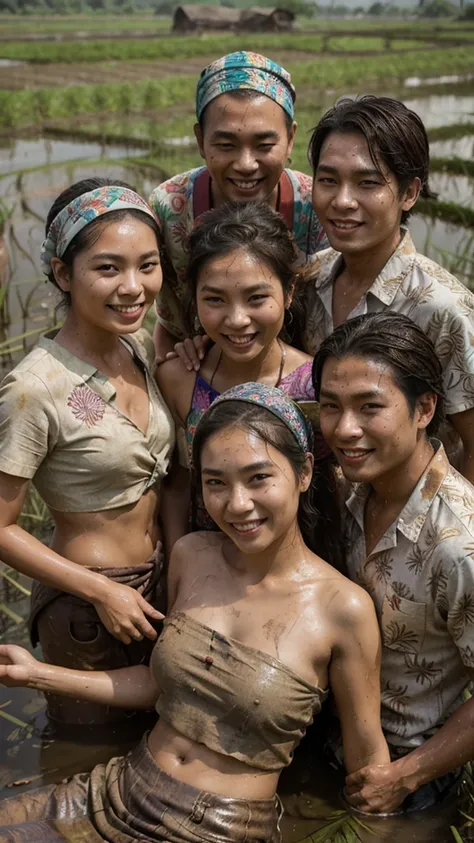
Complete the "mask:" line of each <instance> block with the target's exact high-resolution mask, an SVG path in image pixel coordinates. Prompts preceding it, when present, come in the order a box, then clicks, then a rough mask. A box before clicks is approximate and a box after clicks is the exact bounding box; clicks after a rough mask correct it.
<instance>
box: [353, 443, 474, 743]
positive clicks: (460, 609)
mask: <svg viewBox="0 0 474 843" xmlns="http://www.w3.org/2000/svg"><path fill="white" fill-rule="evenodd" d="M432 444H433V445H434V447H435V448H436V453H435V455H434V456H433V458H432V460H431V461H430V463H429V465H428V466H427V468H426V470H425V472H424V474H423V475H422V477H421V478H420V480H419V482H418V484H417V486H416V488H415V489H414V491H413V493H412V494H411V496H410V498H409V500H408V502H407V503H406V505H405V507H404V508H403V510H402V512H401V513H400V515H399V516H398V518H397V519H396V521H394V523H393V524H392V525H391V527H390V528H389V529H388V530H387V532H386V533H385V535H384V536H383V537H382V538H381V539H380V541H379V543H378V544H377V546H376V547H375V549H374V550H373V551H372V553H370V554H369V556H367V554H366V550H365V537H364V510H365V505H366V502H367V498H368V494H369V487H368V486H366V485H364V484H360V485H355V486H353V487H352V493H351V494H350V496H349V498H348V499H347V501H346V511H345V513H344V525H343V526H344V540H345V545H346V549H347V564H348V571H349V576H350V577H351V579H352V580H354V581H356V582H358V583H360V585H362V586H363V588H365V589H366V590H367V591H368V593H369V594H370V596H371V597H372V599H373V601H374V603H375V607H376V610H377V613H378V617H379V622H380V626H381V631H382V639H383V650H382V679H381V681H382V726H383V729H384V732H385V735H386V738H387V740H388V742H389V744H390V745H391V747H392V749H395V755H396V754H397V751H398V754H400V755H402V754H405V753H406V752H408V751H409V750H411V749H414V748H415V747H417V746H419V745H420V744H421V743H423V741H424V740H426V739H427V738H428V737H429V736H430V735H432V734H433V733H434V732H436V730H437V729H438V728H439V727H440V726H441V725H442V724H443V723H444V722H445V721H446V720H447V719H448V718H449V717H450V715H451V714H452V713H453V712H454V711H455V710H456V709H457V708H458V707H459V706H460V705H461V704H462V702H463V691H464V690H465V688H466V687H467V685H468V684H469V682H470V681H471V680H472V678H473V677H474V487H473V486H471V484H470V483H469V482H468V481H467V480H466V479H465V478H464V477H462V475H460V474H459V473H458V472H457V471H456V470H455V469H454V468H452V467H451V466H450V465H449V462H448V460H447V457H446V454H445V451H444V449H443V446H442V445H441V444H440V443H439V442H438V441H437V440H432Z"/></svg>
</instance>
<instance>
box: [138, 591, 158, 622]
mask: <svg viewBox="0 0 474 843" xmlns="http://www.w3.org/2000/svg"><path fill="white" fill-rule="evenodd" d="M137 603H138V605H139V607H140V609H141V610H142V611H143V612H145V615H148V617H149V618H154V619H155V620H156V621H162V620H164V617H165V616H164V615H163V614H162V612H159V611H158V609H155V608H154V607H153V606H152V605H151V603H149V602H148V600H145V598H144V597H142V595H141V594H138V593H137Z"/></svg>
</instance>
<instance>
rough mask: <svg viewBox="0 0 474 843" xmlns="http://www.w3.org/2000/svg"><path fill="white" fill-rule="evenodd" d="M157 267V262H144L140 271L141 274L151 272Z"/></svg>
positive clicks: (158, 263) (158, 264)
mask: <svg viewBox="0 0 474 843" xmlns="http://www.w3.org/2000/svg"><path fill="white" fill-rule="evenodd" d="M157 266H160V262H159V261H146V263H143V264H142V265H141V267H140V269H141V270H142V271H143V272H153V270H154V269H156V267H157Z"/></svg>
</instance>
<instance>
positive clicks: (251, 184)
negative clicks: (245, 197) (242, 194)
mask: <svg viewBox="0 0 474 843" xmlns="http://www.w3.org/2000/svg"><path fill="white" fill-rule="evenodd" d="M229 181H230V182H232V184H234V185H235V186H236V187H238V188H239V190H249V191H250V190H255V188H256V187H258V185H259V184H260V182H262V181H263V179H247V180H246V181H242V180H240V179H229Z"/></svg>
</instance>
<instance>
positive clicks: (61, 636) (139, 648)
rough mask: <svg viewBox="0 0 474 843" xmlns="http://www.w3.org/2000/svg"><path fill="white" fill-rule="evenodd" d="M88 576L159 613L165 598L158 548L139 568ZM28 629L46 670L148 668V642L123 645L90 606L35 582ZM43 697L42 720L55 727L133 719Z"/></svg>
mask: <svg viewBox="0 0 474 843" xmlns="http://www.w3.org/2000/svg"><path fill="white" fill-rule="evenodd" d="M91 570H93V571H96V572H97V573H100V574H103V575H104V576H105V577H108V578H109V579H111V580H113V582H116V583H120V584H121V585H128V586H130V587H131V588H135V589H136V590H137V591H139V592H140V594H142V595H143V597H144V598H145V599H146V600H148V601H149V602H150V603H151V604H152V606H154V607H155V608H156V609H158V610H159V611H162V612H163V613H164V611H165V603H166V592H165V587H164V585H163V580H164V576H163V557H162V554H161V545H159V546H158V548H157V550H156V551H155V553H154V554H153V556H152V557H150V559H148V560H147V561H146V562H144V563H143V565H137V566H136V567H130V568H92V569H91ZM152 623H153V621H152ZM29 627H30V637H31V643H32V644H33V646H36V644H37V643H38V641H39V643H40V644H41V648H42V651H43V656H44V660H45V661H46V662H47V663H48V664H55V665H60V666H61V667H69V668H73V669H75V670H115V669H117V668H121V667H130V666H132V665H137V664H148V662H149V660H150V656H151V652H152V650H153V647H154V642H153V641H150V640H149V639H148V638H143V639H142V640H141V641H132V642H131V643H130V644H124V643H123V642H122V641H119V640H118V638H115V637H114V636H113V635H111V634H110V632H107V630H106V628H105V626H104V625H103V623H102V622H101V620H100V618H99V616H98V614H97V612H96V610H95V608H94V606H93V605H92V603H88V602H87V601H85V600H82V599H81V598H80V597H75V596H74V595H72V594H66V593H65V592H62V591H58V590H57V589H55V588H50V587H49V586H45V585H41V584H40V583H37V582H35V583H34V585H33V590H32V594H31V612H30V618H29ZM45 696H46V700H47V704H48V717H49V718H50V720H51V721H52V722H53V723H55V724H69V725H88V726H94V725H97V724H105V723H117V722H120V721H123V720H124V719H126V718H130V717H131V716H133V712H131V711H130V710H125V709H120V708H113V707H111V706H106V705H100V704H99V703H90V702H82V701H79V700H73V699H68V698H65V697H60V696H58V695H56V694H45Z"/></svg>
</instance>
